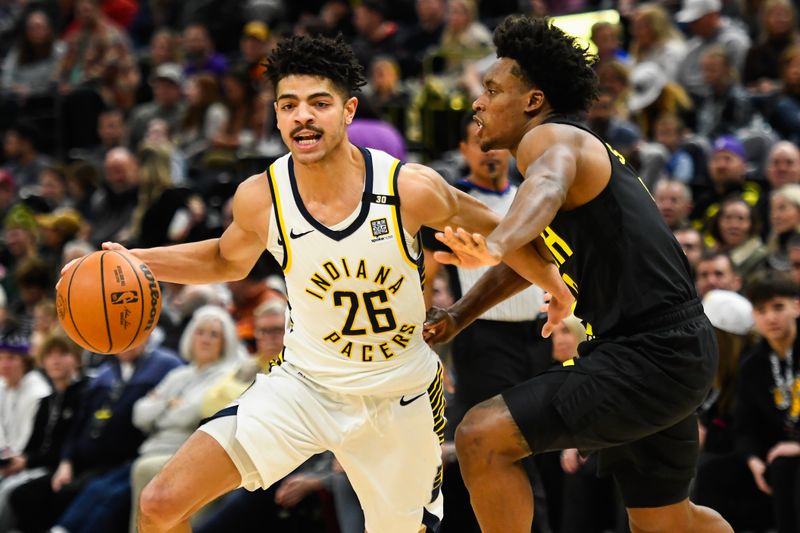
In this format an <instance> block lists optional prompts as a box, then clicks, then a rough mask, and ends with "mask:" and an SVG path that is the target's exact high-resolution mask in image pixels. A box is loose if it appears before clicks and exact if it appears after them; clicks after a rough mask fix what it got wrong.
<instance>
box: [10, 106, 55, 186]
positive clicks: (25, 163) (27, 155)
mask: <svg viewBox="0 0 800 533" xmlns="http://www.w3.org/2000/svg"><path fill="white" fill-rule="evenodd" d="M39 137H40V133H39V130H38V128H37V127H36V126H35V125H34V124H33V123H32V122H30V121H18V122H17V123H16V124H14V125H13V126H11V127H10V128H8V129H7V130H6V132H5V136H4V137H3V151H4V152H5V156H6V167H5V170H6V171H8V172H9V173H10V174H11V176H12V177H13V178H14V183H15V184H16V186H17V188H19V189H23V188H25V187H31V186H34V185H36V180H37V178H38V177H39V173H40V172H41V171H42V169H43V168H44V167H46V166H47V165H49V164H50V158H48V157H47V156H45V155H44V154H41V153H39V150H38V143H39Z"/></svg>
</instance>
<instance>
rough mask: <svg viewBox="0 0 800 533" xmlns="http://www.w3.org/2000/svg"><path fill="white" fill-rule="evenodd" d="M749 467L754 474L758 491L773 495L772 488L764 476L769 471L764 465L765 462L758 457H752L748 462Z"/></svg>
mask: <svg viewBox="0 0 800 533" xmlns="http://www.w3.org/2000/svg"><path fill="white" fill-rule="evenodd" d="M747 466H748V467H750V472H752V473H753V479H755V481H756V485H757V486H758V489H759V490H760V491H761V492H763V493H765V494H770V495H771V494H772V487H770V486H769V484H768V483H767V480H766V479H765V476H764V474H765V472H766V471H767V465H765V464H764V461H762V460H761V459H759V458H758V457H751V458H750V459H748V460H747Z"/></svg>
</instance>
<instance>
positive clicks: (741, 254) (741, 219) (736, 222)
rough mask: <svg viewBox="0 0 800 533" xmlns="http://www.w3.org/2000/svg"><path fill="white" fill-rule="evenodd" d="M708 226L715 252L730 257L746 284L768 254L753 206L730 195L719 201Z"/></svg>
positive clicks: (763, 263) (740, 198)
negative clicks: (715, 212)
mask: <svg viewBox="0 0 800 533" xmlns="http://www.w3.org/2000/svg"><path fill="white" fill-rule="evenodd" d="M710 224H711V228H710V234H711V236H712V237H713V238H714V240H715V241H716V243H717V244H716V250H717V251H719V252H724V253H726V254H728V255H729V256H730V258H731V262H732V263H733V267H734V269H735V270H736V273H737V274H738V275H739V277H740V278H741V279H742V280H743V281H744V283H745V284H746V283H747V280H748V278H749V277H750V276H751V275H752V274H753V273H755V272H756V271H758V270H759V269H761V268H763V267H764V266H765V263H766V259H767V255H768V252H767V247H766V246H764V243H763V241H762V240H761V227H760V226H761V222H760V220H759V219H758V212H757V211H756V208H755V206H752V205H750V204H748V203H747V202H745V201H744V198H742V197H741V196H739V195H734V196H730V197H728V198H726V199H724V200H722V202H721V203H720V207H719V211H718V212H717V214H716V215H714V217H713V218H712V219H711V222H710Z"/></svg>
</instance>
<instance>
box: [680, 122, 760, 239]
mask: <svg viewBox="0 0 800 533" xmlns="http://www.w3.org/2000/svg"><path fill="white" fill-rule="evenodd" d="M708 173H709V175H710V176H711V183H710V184H705V185H702V184H698V185H696V189H697V192H696V193H695V194H694V195H693V196H694V198H695V204H694V210H693V211H692V216H691V218H692V221H693V222H694V223H696V224H697V225H698V227H700V228H706V229H707V228H708V221H709V220H710V219H711V217H713V216H714V215H715V214H716V213H717V211H718V210H719V202H720V201H721V200H722V199H723V198H725V197H727V196H728V195H730V194H733V193H738V194H741V195H742V197H743V198H744V199H745V201H747V203H748V204H750V205H756V204H758V202H759V199H760V198H761V195H762V190H761V186H760V185H759V184H757V183H754V182H751V181H746V179H745V178H746V174H747V156H746V155H745V152H744V147H743V146H742V143H741V142H739V140H738V139H737V138H736V137H733V136H723V137H719V138H718V139H717V140H716V141H714V148H713V154H712V156H711V160H710V161H709V163H708Z"/></svg>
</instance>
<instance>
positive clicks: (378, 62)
mask: <svg viewBox="0 0 800 533" xmlns="http://www.w3.org/2000/svg"><path fill="white" fill-rule="evenodd" d="M369 73H370V76H369V87H368V90H367V91H365V95H364V96H365V98H366V99H368V100H369V102H370V104H372V107H373V109H375V112H376V113H377V114H378V116H380V118H382V119H383V120H385V121H386V122H388V123H390V124H392V125H393V126H394V127H395V128H397V130H398V131H400V132H405V131H406V113H407V111H408V106H409V104H410V96H409V93H408V91H407V90H406V89H405V88H404V87H403V85H402V82H401V81H400V66H399V65H398V64H397V61H395V60H394V59H393V58H392V57H391V56H375V58H374V59H373V60H372V64H371V65H370V69H369ZM359 103H360V102H359Z"/></svg>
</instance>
